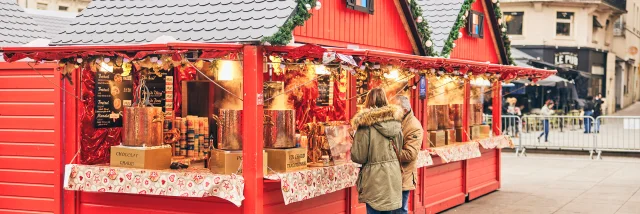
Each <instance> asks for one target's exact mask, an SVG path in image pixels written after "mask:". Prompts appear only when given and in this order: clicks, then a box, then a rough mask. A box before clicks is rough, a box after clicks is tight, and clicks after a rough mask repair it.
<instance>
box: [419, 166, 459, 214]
mask: <svg viewBox="0 0 640 214" xmlns="http://www.w3.org/2000/svg"><path fill="white" fill-rule="evenodd" d="M433 161H434V165H433V166H430V167H426V168H424V174H423V175H422V178H421V181H422V185H424V187H423V188H424V190H423V193H422V194H423V195H424V196H423V198H424V201H423V206H424V208H422V209H424V211H425V212H426V213H437V212H440V211H442V210H446V209H449V208H451V207H454V206H456V205H459V204H462V203H464V202H465V192H464V185H465V174H464V173H465V168H464V161H458V162H452V163H443V162H442V159H440V157H434V158H433Z"/></svg>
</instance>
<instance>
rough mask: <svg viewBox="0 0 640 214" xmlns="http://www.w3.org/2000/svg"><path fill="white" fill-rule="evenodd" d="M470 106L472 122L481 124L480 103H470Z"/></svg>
mask: <svg viewBox="0 0 640 214" xmlns="http://www.w3.org/2000/svg"><path fill="white" fill-rule="evenodd" d="M471 108H472V109H473V114H472V117H475V118H474V119H473V122H474V123H473V124H474V125H482V122H483V120H484V118H483V114H482V103H475V104H471Z"/></svg>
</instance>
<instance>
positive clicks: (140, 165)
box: [110, 146, 172, 169]
mask: <svg viewBox="0 0 640 214" xmlns="http://www.w3.org/2000/svg"><path fill="white" fill-rule="evenodd" d="M171 153H172V152H171V147H170V146H157V147H130V146H112V147H111V160H110V165H111V166H115V167H127V168H137V169H169V167H170V166H171Z"/></svg>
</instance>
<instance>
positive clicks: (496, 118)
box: [491, 81, 502, 136]
mask: <svg viewBox="0 0 640 214" xmlns="http://www.w3.org/2000/svg"><path fill="white" fill-rule="evenodd" d="M492 87H493V91H492V95H493V98H492V100H493V102H492V103H491V105H492V108H493V111H491V114H492V119H491V120H492V121H493V122H492V125H491V126H492V127H491V129H492V130H493V136H498V135H501V134H502V133H501V132H502V130H501V127H502V83H501V82H500V81H495V82H493V83H492Z"/></svg>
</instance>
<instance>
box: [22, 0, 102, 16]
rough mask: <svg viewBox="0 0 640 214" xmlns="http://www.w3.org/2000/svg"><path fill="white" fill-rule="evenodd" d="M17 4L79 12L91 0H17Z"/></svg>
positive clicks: (27, 6)
mask: <svg viewBox="0 0 640 214" xmlns="http://www.w3.org/2000/svg"><path fill="white" fill-rule="evenodd" d="M17 2H18V5H20V6H21V7H23V8H28V9H38V10H55V11H63V12H73V13H80V12H82V10H84V9H85V8H87V6H88V5H89V3H90V2H91V0H17Z"/></svg>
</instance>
